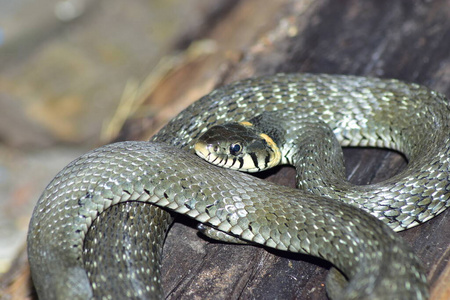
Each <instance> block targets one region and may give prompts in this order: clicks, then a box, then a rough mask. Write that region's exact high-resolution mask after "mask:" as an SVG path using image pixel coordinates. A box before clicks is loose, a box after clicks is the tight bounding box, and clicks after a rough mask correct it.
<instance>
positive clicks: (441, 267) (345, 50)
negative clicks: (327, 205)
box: [121, 0, 450, 300]
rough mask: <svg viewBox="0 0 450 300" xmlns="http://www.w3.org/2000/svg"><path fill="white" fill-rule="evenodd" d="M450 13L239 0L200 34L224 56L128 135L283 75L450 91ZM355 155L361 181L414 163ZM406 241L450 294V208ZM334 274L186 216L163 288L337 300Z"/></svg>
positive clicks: (170, 91) (166, 92)
mask: <svg viewBox="0 0 450 300" xmlns="http://www.w3.org/2000/svg"><path fill="white" fill-rule="evenodd" d="M449 16H450V3H449V2H448V1H443V0H436V1H392V0H382V1H380V0H371V1H357V0H340V1H336V0H334V1H333V0H316V1H313V0H309V1H307V0H302V1H294V0H291V1H288V0H276V1H264V0H248V1H241V2H239V3H238V4H237V5H235V6H234V7H233V8H232V9H230V11H229V12H228V13H227V14H226V15H222V16H221V20H216V22H214V24H213V25H211V27H210V29H209V30H206V31H205V32H203V33H202V35H201V36H199V38H200V37H201V38H210V39H213V40H215V42H216V45H217V47H218V48H219V49H220V50H219V51H217V52H215V53H213V54H210V55H206V56H202V57H201V58H199V59H197V60H194V61H190V62H189V63H187V64H186V65H185V66H182V67H180V68H178V69H177V70H175V71H174V72H173V73H172V75H171V76H169V77H168V78H167V80H165V82H164V83H162V84H161V88H160V89H156V90H155V91H154V93H153V94H152V95H151V97H149V100H148V104H149V105H150V106H151V105H152V103H153V102H152V101H153V100H155V99H158V97H164V98H166V99H167V103H166V106H164V107H161V108H159V109H160V113H159V114H157V115H156V116H155V117H153V118H141V119H139V120H132V121H130V122H129V123H128V126H127V127H126V128H125V130H124V131H123V132H124V134H123V135H122V137H121V138H122V139H127V138H129V137H130V136H142V135H143V134H144V132H147V133H148V135H151V133H153V132H154V131H155V130H156V128H159V127H160V126H161V123H164V122H165V121H166V120H167V119H168V118H170V117H171V116H173V115H174V114H176V113H177V112H178V111H179V110H180V109H181V108H182V107H184V106H186V105H187V104H188V103H189V102H191V101H193V100H194V99H195V98H198V97H199V96H201V95H202V94H204V93H206V92H207V91H209V90H210V89H211V88H213V87H214V86H217V85H220V84H223V83H227V82H230V81H233V80H237V79H241V78H244V77H248V76H256V75H262V74H274V73H276V72H315V73H319V72H320V73H339V74H355V75H365V76H379V77H392V78H398V79H402V80H407V81H413V82H417V83H421V84H425V85H428V86H430V87H432V88H434V89H436V90H438V91H440V92H442V93H444V94H446V95H450V18H449ZM174 87H176V88H174ZM156 102H157V103H160V102H158V101H156ZM345 155H346V164H347V168H348V170H347V172H348V175H349V177H350V179H351V181H353V182H355V183H358V184H367V183H370V182H374V181H380V180H382V179H383V178H386V177H389V176H391V175H392V174H395V173H397V172H398V171H399V170H400V169H401V168H402V167H403V166H404V164H405V162H404V160H403V159H402V158H401V156H399V155H398V154H396V153H392V152H389V151H385V150H373V149H364V150H357V149H347V150H346V151H345ZM293 176H294V171H293V170H292V169H291V168H283V169H281V170H279V172H277V174H276V175H274V176H270V178H269V180H274V181H276V182H278V183H280V184H286V185H291V186H292V185H293V182H294V181H293ZM399 238H403V239H404V240H405V242H406V243H408V244H410V245H411V246H412V247H413V249H414V251H415V252H416V254H417V255H418V256H419V257H420V258H421V259H422V261H423V263H424V266H425V268H426V270H427V272H428V278H429V280H430V283H431V285H432V299H440V300H443V299H448V298H449V297H450V290H449V289H450V288H449V286H450V264H449V257H450V251H449V250H450V213H449V212H448V211H446V212H444V213H443V214H441V215H440V216H438V217H437V218H435V219H433V220H432V221H430V222H427V223H426V224H424V225H422V226H419V227H416V228H413V229H411V230H408V231H406V232H403V233H400V234H399ZM329 267H330V264H329V263H327V262H324V261H322V260H319V259H316V258H312V257H309V256H304V255H295V254H290V253H286V252H281V251H275V250H271V249H264V248H259V247H254V246H243V245H227V244H222V243H216V242H213V241H209V240H206V239H203V238H201V237H199V236H198V234H197V230H196V229H195V223H194V222H192V221H190V220H189V219H186V218H179V220H178V222H177V223H176V224H175V225H174V226H173V227H172V228H171V230H170V232H169V235H168V237H167V240H166V245H165V247H164V258H163V284H164V289H165V292H166V295H167V298H168V299H180V298H182V299H327V296H326V293H325V288H324V280H325V276H326V274H327V270H328V269H329Z"/></svg>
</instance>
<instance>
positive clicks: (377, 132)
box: [28, 74, 450, 299]
mask: <svg viewBox="0 0 450 300" xmlns="http://www.w3.org/2000/svg"><path fill="white" fill-rule="evenodd" d="M274 110H277V111H280V112H282V111H301V112H302V113H303V114H306V115H308V116H310V117H311V118H313V117H316V118H319V119H320V120H322V121H323V122H325V123H327V124H328V126H330V127H331V129H332V130H333V132H334V134H335V135H336V137H337V140H338V141H339V142H340V144H341V145H343V146H377V147H388V148H392V149H396V150H399V151H401V152H403V153H405V155H406V156H407V158H408V159H409V165H408V167H407V169H406V170H404V171H403V172H402V173H401V174H399V175H397V176H395V177H393V178H391V179H389V180H388V181H386V182H383V183H379V184H375V185H369V186H364V187H360V188H359V189H357V190H350V189H349V188H350V187H351V186H350V185H347V184H346V183H343V184H342V185H339V183H337V182H333V183H332V184H328V182H327V181H328V179H327V178H326V179H324V180H322V179H320V178H319V179H317V178H309V177H308V174H310V172H309V171H308V169H307V168H308V166H306V167H305V168H306V169H303V171H302V174H303V175H302V176H303V177H304V178H306V179H304V180H305V181H308V182H309V181H316V182H317V184H319V186H320V187H322V189H321V191H320V192H319V194H320V195H322V196H319V195H316V194H313V193H310V192H308V191H303V190H294V189H289V188H286V187H280V186H276V185H273V184H270V183H268V182H265V181H261V180H260V179H257V178H254V177H252V176H249V175H247V174H243V173H239V172H236V171H231V170H225V169H220V168H217V167H215V166H212V165H210V164H208V163H207V162H205V161H203V160H201V159H200V158H198V157H196V156H195V155H193V154H192V146H193V144H194V142H195V141H196V139H197V138H198V137H199V136H200V135H201V134H202V133H203V132H205V131H206V130H207V129H208V128H209V127H210V126H212V125H217V124H223V123H226V122H230V121H237V122H240V121H244V120H249V119H251V118H252V117H253V116H255V115H258V114H261V113H262V112H264V111H274ZM449 115H450V109H449V106H448V103H447V100H446V99H445V98H444V97H443V96H442V95H440V94H438V93H436V92H433V91H431V90H429V89H427V88H424V87H422V86H419V85H415V84H406V83H403V82H400V81H397V80H380V79H374V78H363V77H353V76H331V75H311V74H293V75H277V76H271V77H263V78H256V79H249V80H245V81H241V82H238V83H235V84H232V85H229V86H226V87H223V88H220V89H217V90H215V91H213V92H212V93H210V94H209V95H207V96H205V97H203V98H202V99H200V100H199V101H197V102H196V103H194V104H193V105H191V106H190V107H188V108H187V109H186V110H185V111H183V112H182V113H180V114H179V115H178V116H177V117H175V118H174V119H173V120H172V121H171V122H170V123H169V124H168V125H166V126H165V127H164V128H163V129H162V130H161V131H160V132H159V133H158V134H157V135H156V136H155V137H154V138H153V139H152V141H151V142H124V143H117V144H111V145H107V146H104V147H101V148H99V149H96V150H94V151H92V152H89V153H87V154H85V155H83V156H82V157H80V158H79V159H77V160H75V161H74V162H72V163H71V164H70V165H68V166H67V167H66V168H65V169H63V170H62V171H61V172H60V173H59V174H58V175H57V176H56V177H55V178H54V179H53V180H52V182H51V183H50V184H49V185H48V187H47V188H46V190H45V191H44V193H43V195H42V196H41V198H40V199H39V202H38V204H37V205H36V208H35V210H34V213H33V217H32V220H31V223H30V228H29V234H28V253H29V260H30V266H31V272H32V278H33V281H34V283H35V286H36V289H37V292H38V294H39V297H40V298H42V299H87V298H89V297H92V296H93V295H95V297H100V296H101V295H102V291H96V288H95V287H94V285H95V286H98V284H96V283H95V282H98V277H101V276H110V275H108V274H104V275H99V274H97V275H96V273H95V272H94V275H92V273H93V272H91V271H90V272H89V273H91V274H89V275H88V273H87V271H86V267H85V265H89V264H91V265H94V266H95V265H96V262H95V261H94V262H91V263H87V262H84V261H83V260H85V259H86V258H85V257H86V255H85V256H84V258H83V244H84V243H86V242H85V241H84V238H85V235H86V233H87V231H88V229H89V227H90V226H91V224H92V222H93V221H94V220H95V219H96V218H97V216H98V215H99V214H101V213H102V212H103V211H104V210H106V209H108V208H109V207H111V206H112V205H114V204H116V203H119V202H124V201H131V200H132V201H142V202H148V203H153V204H155V205H156V206H158V207H161V208H164V209H167V210H169V211H173V212H177V213H182V214H185V215H188V216H190V217H192V218H195V219H196V220H198V221H199V222H202V223H204V224H206V225H207V226H210V227H213V228H215V229H216V230H220V231H223V232H225V233H228V234H231V235H233V236H235V237H238V238H239V239H242V240H245V241H249V242H253V243H257V244H261V245H265V246H267V247H273V248H276V249H282V250H288V251H292V252H299V253H308V254H311V255H315V256H318V257H322V258H324V259H326V260H328V261H330V262H332V263H333V264H334V265H335V266H336V267H337V268H338V269H339V270H340V271H342V272H343V273H344V274H345V275H346V277H347V278H348V280H349V284H348V286H347V287H346V288H345V289H344V290H342V291H340V292H338V293H334V292H333V293H332V296H333V297H334V298H336V299H365V298H367V299H426V297H427V295H428V294H427V293H428V291H427V284H426V277H425V275H424V274H423V271H422V270H421V267H420V263H419V261H418V259H417V258H416V257H415V256H414V255H413V254H412V252H411V250H410V249H408V247H407V246H405V245H404V243H402V242H401V241H399V240H398V239H397V237H396V236H395V234H394V233H393V232H392V230H391V229H389V227H388V226H387V225H389V226H390V227H391V228H393V229H394V230H402V229H406V228H409V227H412V226H415V225H418V224H420V223H422V222H424V221H426V220H428V219H430V218H432V217H433V216H435V215H436V214H438V213H440V212H442V211H443V210H444V209H445V208H446V207H447V206H448V205H449V202H448V198H449V196H450V184H449V161H450V154H449V147H450V141H449V126H450V124H449ZM308 141H309V140H308V139H307V142H308ZM306 161H307V158H306ZM304 165H307V164H304ZM305 171H306V172H305ZM300 180H301V179H300ZM333 180H334V179H333V178H331V181H333ZM306 188H307V187H306ZM307 189H308V188H307ZM323 195H326V196H327V197H324V196H323ZM336 200H342V201H336ZM343 202H348V203H350V204H351V205H349V204H345V203H343ZM355 206H356V207H359V208H361V209H358V208H356V207H355ZM156 210H157V209H156V208H155V211H156ZM364 210H365V211H366V212H364ZM367 212H369V213H371V214H372V215H370V214H368V213H367ZM157 215H158V217H157V218H158V220H157V221H154V222H153V223H152V225H151V228H152V230H151V231H152V232H154V233H155V234H157V235H158V236H163V235H164V234H165V231H166V229H167V227H168V226H169V225H168V224H170V221H171V217H170V215H169V214H167V213H165V212H161V213H160V214H157ZM377 218H378V219H379V220H378V219H377ZM380 220H381V221H380ZM383 222H384V224H383ZM385 224H387V225H385ZM136 231H137V233H140V231H142V227H139V226H136ZM142 234H145V233H142ZM156 240H157V241H158V240H161V239H160V238H159V239H158V238H157V239H156ZM102 243H105V244H106V247H108V246H109V245H114V241H110V240H104V241H102ZM94 244H96V243H94ZM155 245H159V244H158V242H155ZM153 248H154V251H156V252H158V251H160V248H158V247H153ZM155 257H158V255H157V254H156V256H155ZM92 259H95V256H94V257H93V258H92ZM105 259H106V260H109V261H110V262H111V263H115V262H116V261H115V260H114V259H113V258H112V257H106V258H105ZM103 263H104V262H103ZM157 263H158V258H156V259H155V263H153V265H152V270H155V271H154V272H156V273H155V274H157V273H158V272H157V269H158V266H157ZM99 264H100V263H99ZM137 267H138V266H137ZM87 269H89V268H87ZM125 273H126V272H125ZM113 276H114V275H113ZM125 277H129V275H127V274H125ZM109 278H113V277H111V276H110V277H109ZM90 280H91V281H90ZM111 280H113V279H111ZM130 280H131V279H130ZM91 282H93V283H95V284H93V283H91ZM153 284H156V285H157V284H158V280H156V281H155V282H154V283H150V284H149V286H150V287H149V288H148V289H149V290H150V292H149V295H153V296H154V297H155V298H161V297H163V295H162V292H161V290H160V288H159V287H154V286H152V285H153ZM114 286H115V288H117V289H120V288H121V286H120V284H117V285H114ZM127 286H129V285H127Z"/></svg>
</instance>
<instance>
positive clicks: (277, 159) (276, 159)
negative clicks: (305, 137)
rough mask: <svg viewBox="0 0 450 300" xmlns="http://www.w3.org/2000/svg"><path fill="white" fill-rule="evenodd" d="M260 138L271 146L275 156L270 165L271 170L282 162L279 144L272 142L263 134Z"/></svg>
mask: <svg viewBox="0 0 450 300" xmlns="http://www.w3.org/2000/svg"><path fill="white" fill-rule="evenodd" d="M259 136H260V137H261V138H262V139H264V140H265V141H266V142H267V145H269V147H270V149H272V151H273V155H272V158H271V160H270V161H269V163H268V167H269V168H271V167H274V166H276V165H278V164H279V163H280V161H281V151H280V149H279V148H278V146H277V144H276V143H275V142H274V141H273V140H272V138H271V137H270V136H268V135H267V134H265V133H261V134H260V135H259Z"/></svg>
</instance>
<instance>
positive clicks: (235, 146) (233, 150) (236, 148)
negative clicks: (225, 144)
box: [230, 143, 242, 155]
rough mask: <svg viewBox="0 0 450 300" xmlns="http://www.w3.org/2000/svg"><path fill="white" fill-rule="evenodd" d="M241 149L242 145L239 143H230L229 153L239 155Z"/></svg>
mask: <svg viewBox="0 0 450 300" xmlns="http://www.w3.org/2000/svg"><path fill="white" fill-rule="evenodd" d="M241 151H242V146H241V145H240V144H237V143H235V144H231V146H230V154H231V155H239V154H240V153H241Z"/></svg>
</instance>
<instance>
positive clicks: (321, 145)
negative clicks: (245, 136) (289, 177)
mask: <svg viewBox="0 0 450 300" xmlns="http://www.w3.org/2000/svg"><path fill="white" fill-rule="evenodd" d="M250 123H252V124H253V126H254V127H255V129H257V130H258V131H260V132H263V133H265V134H267V136H269V137H270V138H271V139H272V140H273V141H274V143H275V144H276V145H277V147H278V148H279V150H280V152H281V160H280V164H283V165H292V166H294V167H295V168H296V170H297V180H296V182H297V187H298V188H300V189H304V190H308V191H310V192H313V193H315V194H318V195H323V193H322V192H321V190H322V189H324V188H336V187H337V186H339V187H340V188H342V187H343V186H344V187H347V188H351V187H352V185H351V184H350V183H349V182H348V181H347V179H346V177H345V166H344V156H343V153H342V148H341V146H340V144H339V141H338V140H337V139H336V136H335V135H334V133H333V131H332V129H331V128H330V127H329V126H328V125H327V124H326V123H325V122H323V121H321V120H320V119H319V118H317V117H316V116H312V115H310V114H302V113H298V112H296V113H293V112H289V111H273V112H264V113H262V114H260V115H258V116H256V117H254V118H252V119H251V120H250ZM325 170H326V171H325Z"/></svg>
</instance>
